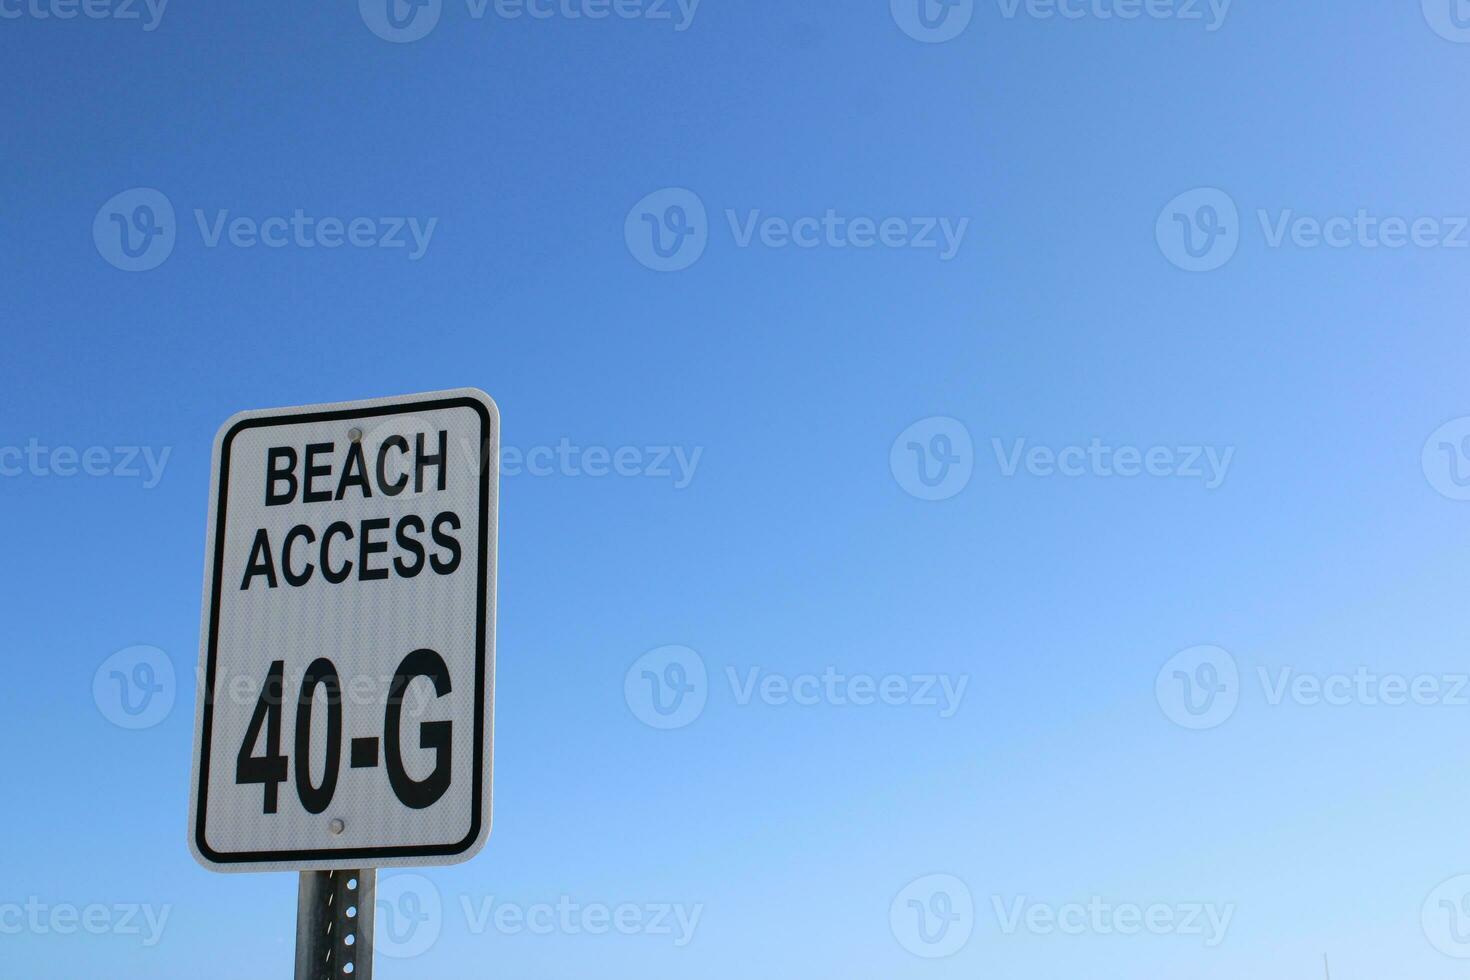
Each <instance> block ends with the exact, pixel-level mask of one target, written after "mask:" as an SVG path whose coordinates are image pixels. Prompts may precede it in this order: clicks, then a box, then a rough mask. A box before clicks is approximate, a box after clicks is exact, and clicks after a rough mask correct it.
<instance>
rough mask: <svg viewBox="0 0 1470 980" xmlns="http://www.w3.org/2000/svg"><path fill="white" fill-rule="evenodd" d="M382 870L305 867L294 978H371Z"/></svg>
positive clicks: (299, 894) (298, 906)
mask: <svg viewBox="0 0 1470 980" xmlns="http://www.w3.org/2000/svg"><path fill="white" fill-rule="evenodd" d="M377 883H378V873H377V871H376V870H375V869H373V868H363V869H361V870H357V871H303V872H301V883H300V885H299V887H298V889H297V893H296V980H342V978H344V977H351V978H353V980H372V978H373V899H374V895H375V893H376V891H377Z"/></svg>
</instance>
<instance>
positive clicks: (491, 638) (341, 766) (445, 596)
mask: <svg viewBox="0 0 1470 980" xmlns="http://www.w3.org/2000/svg"><path fill="white" fill-rule="evenodd" d="M499 458H500V414H499V411H498V410H497V409H496V407H495V403H494V402H493V401H492V400H491V399H490V397H489V396H488V395H486V394H485V393H484V392H482V391H478V390H475V389H469V388H464V389H457V390H454V391H443V392H435V393H432V394H425V395H413V396H406V397H400V398H379V399H373V400H370V401H360V402H345V403H338V404H330V405H309V406H305V407H302V408H287V409H271V410H265V411H253V412H243V413H241V414H239V415H236V416H234V417H233V418H231V419H230V420H228V421H227V422H226V423H225V424H224V426H223V427H222V428H221V429H220V431H219V434H218V435H217V436H216V437H215V443H214V478H213V483H212V487H211V494H210V513H209V524H208V549H207V551H206V559H205V576H204V612H203V621H202V623H201V626H200V673H199V676H200V692H199V698H198V707H197V709H196V712H195V726H194V731H195V740H194V772H193V783H192V787H191V791H190V813H189V845H190V848H191V849H192V850H193V852H194V856H195V857H196V858H197V859H198V860H199V862H200V863H201V864H203V865H204V866H205V867H207V868H210V869H213V870H216V871H307V870H327V869H346V868H370V867H397V866H405V865H430V864H454V863H457V862H459V861H465V860H468V859H469V858H470V857H472V856H473V855H474V854H475V852H477V851H478V850H479V849H480V848H481V847H482V846H483V845H484V842H485V839H486V837H488V836H489V833H490V773H491V732H492V727H493V726H492V707H493V701H494V698H493V694H494V677H495V542H496V498H497V491H498V482H499V465H498V463H499Z"/></svg>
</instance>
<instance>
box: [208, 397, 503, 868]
mask: <svg viewBox="0 0 1470 980" xmlns="http://www.w3.org/2000/svg"><path fill="white" fill-rule="evenodd" d="M449 408H469V409H473V410H474V412H475V414H476V415H478V416H479V418H480V529H479V535H478V537H479V546H480V556H479V557H480V560H479V567H478V576H479V587H478V589H477V590H476V597H475V603H476V614H475V759H474V764H473V765H474V769H473V782H472V789H473V792H472V799H471V801H470V805H471V808H472V812H471V814H470V830H469V833H468V834H467V835H466V836H465V838H464V840H462V841H458V842H456V843H453V844H427V845H412V846H397V847H346V848H328V849H325V850H314V851H313V850H301V851H234V852H230V853H222V852H220V851H216V850H214V849H213V848H212V847H210V846H209V843H208V841H207V840H206V839H205V833H204V828H205V817H206V814H207V804H208V797H209V753H210V747H211V744H212V741H213V735H214V682H215V654H216V651H217V650H218V646H219V609H220V591H221V587H222V584H223V581H224V576H223V572H224V563H225V504H226V501H227V498H228V497H229V492H230V446H231V443H233V442H234V439H235V436H237V435H238V434H240V433H241V432H243V431H245V430H246V429H255V428H263V427H266V426H271V425H299V424H301V423H306V422H345V421H348V420H351V419H363V418H373V417H374V416H380V415H402V414H409V413H413V412H416V411H437V410H441V409H449ZM493 427H494V423H493V422H492V420H491V418H490V412H489V410H488V409H487V408H486V407H485V405H484V403H482V402H480V401H479V400H478V399H475V398H470V397H455V398H436V399H431V400H428V401H421V402H398V403H395V404H391V405H379V406H376V407H373V408H350V409H341V410H337V411H326V412H306V413H303V414H300V415H295V414H284V415H266V416H261V417H257V418H248V419H241V420H240V421H239V422H236V423H235V424H234V425H233V426H231V427H230V430H229V431H228V432H227V433H225V437H224V439H223V440H221V442H220V457H219V474H218V480H219V498H218V500H217V501H216V502H215V518H214V541H213V542H211V543H212V545H213V546H214V558H213V568H214V571H213V576H212V579H213V581H212V585H211V589H210V593H211V594H210V600H209V648H208V654H207V657H206V663H205V680H204V684H205V687H204V716H203V720H202V722H201V726H200V730H199V737H200V744H199V792H198V800H197V812H196V814H195V821H194V845H195V846H196V847H197V848H198V849H199V853H200V854H201V855H203V856H204V857H205V858H207V859H208V860H209V861H210V862H212V863H214V864H291V863H296V862H303V863H304V862H319V861H331V862H337V861H341V862H342V865H341V866H342V867H357V866H363V862H362V861H361V859H364V858H366V859H368V860H369V861H370V860H372V859H374V858H389V859H398V858H414V857H453V856H455V855H458V854H463V853H465V852H466V851H468V850H470V849H471V848H473V847H474V846H475V843H476V842H477V841H478V840H479V838H480V830H481V827H480V825H481V822H482V819H483V811H482V809H481V806H480V804H481V800H482V799H483V791H484V785H483V784H484V777H485V767H484V762H485V632H486V617H485V613H486V603H487V602H488V601H489V592H488V589H487V586H488V584H489V583H488V581H487V579H486V567H487V563H488V562H489V558H490V544H489V534H490V527H489V525H490V472H491V469H492V468H496V467H495V463H496V462H498V461H495V460H491V459H490V456H489V450H490V444H491V436H492V435H493V434H495V433H494V432H493ZM354 862H356V863H354Z"/></svg>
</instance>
